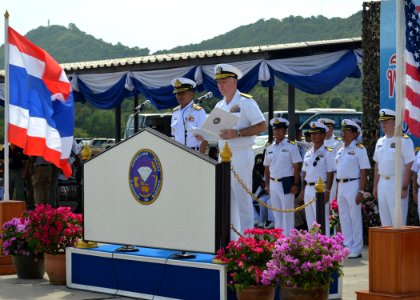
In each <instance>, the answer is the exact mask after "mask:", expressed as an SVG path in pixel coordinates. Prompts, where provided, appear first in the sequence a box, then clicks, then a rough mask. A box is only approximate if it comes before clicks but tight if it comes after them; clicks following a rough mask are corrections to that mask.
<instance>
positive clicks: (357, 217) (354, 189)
mask: <svg viewBox="0 0 420 300" xmlns="http://www.w3.org/2000/svg"><path fill="white" fill-rule="evenodd" d="M360 130H361V128H360V127H359V125H357V124H356V123H355V122H354V121H352V120H349V119H344V120H343V121H342V123H341V131H342V134H343V143H344V145H343V147H341V148H340V149H339V150H338V152H337V156H336V161H337V179H336V181H337V182H338V187H337V202H338V212H339V214H340V223H341V230H342V232H343V236H344V245H345V246H346V247H348V248H349V249H350V255H349V258H358V257H361V256H362V248H363V223H362V209H361V202H362V200H363V197H364V194H365V188H366V178H367V170H368V169H370V163H369V158H368V155H367V151H366V148H365V147H364V146H363V145H362V144H357V143H356V138H357V136H358V134H359V132H360Z"/></svg>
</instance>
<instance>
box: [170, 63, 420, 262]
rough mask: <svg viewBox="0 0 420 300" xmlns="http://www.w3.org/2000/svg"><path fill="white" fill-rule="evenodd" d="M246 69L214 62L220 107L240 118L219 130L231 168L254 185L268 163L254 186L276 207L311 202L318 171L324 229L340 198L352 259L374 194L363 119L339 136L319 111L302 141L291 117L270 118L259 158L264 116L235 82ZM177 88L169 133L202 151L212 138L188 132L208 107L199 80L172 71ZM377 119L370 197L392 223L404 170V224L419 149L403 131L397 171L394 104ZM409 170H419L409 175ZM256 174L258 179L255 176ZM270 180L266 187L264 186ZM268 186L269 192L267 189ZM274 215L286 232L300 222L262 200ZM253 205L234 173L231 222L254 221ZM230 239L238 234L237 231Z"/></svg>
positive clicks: (311, 211) (309, 218)
mask: <svg viewBox="0 0 420 300" xmlns="http://www.w3.org/2000/svg"><path fill="white" fill-rule="evenodd" d="M241 76H242V73H241V71H240V70H239V69H238V68H236V67H234V66H231V65H228V64H219V65H217V66H216V67H215V69H214V79H215V81H216V83H217V86H218V88H219V91H220V92H221V94H222V96H223V99H222V100H220V101H219V102H218V103H217V104H216V107H219V108H221V109H223V110H225V111H227V112H230V113H232V114H235V115H237V116H238V117H239V121H238V122H237V124H236V125H235V126H234V127H233V128H232V129H227V130H222V131H221V132H220V138H221V139H220V140H219V141H218V146H219V149H222V148H223V146H224V145H225V143H227V144H228V145H229V147H230V149H231V150H232V162H231V165H232V167H233V170H234V172H235V173H236V174H237V175H238V176H239V178H240V179H241V180H242V181H243V182H244V183H245V185H246V186H247V187H248V188H249V189H251V187H252V183H253V182H252V174H253V169H254V173H255V169H257V170H260V172H261V171H262V170H263V172H264V174H263V176H262V177H263V178H264V181H263V183H264V184H263V186H260V184H259V183H257V184H256V185H255V182H254V191H256V193H255V194H256V195H258V196H260V198H261V199H260V200H262V201H263V202H265V203H269V204H270V205H271V206H272V207H276V208H279V209H282V210H293V209H294V207H295V198H296V197H297V198H298V199H302V200H303V201H304V202H305V203H308V202H309V201H311V200H312V199H313V198H314V197H315V183H316V182H317V181H318V179H319V178H321V179H322V181H323V182H324V183H325V186H326V189H325V197H324V199H325V202H326V203H325V212H326V218H325V219H326V222H327V224H326V228H329V211H330V209H329V203H330V202H331V200H332V199H337V202H338V207H339V216H340V223H341V230H342V233H343V236H344V244H345V246H346V247H348V248H349V249H350V255H349V258H358V257H361V251H362V247H363V223H362V211H361V203H362V201H363V200H364V199H365V198H367V197H369V196H370V192H369V191H367V190H366V184H367V174H368V171H369V169H371V165H370V162H369V158H368V154H367V151H366V148H365V147H364V145H363V144H362V143H361V140H362V130H361V123H360V120H355V119H352V120H350V119H344V120H343V121H342V123H341V124H340V125H341V128H340V129H341V137H337V136H335V135H334V130H333V129H334V125H335V122H334V120H331V119H327V118H322V119H319V120H317V121H314V122H311V123H310V130H309V131H308V132H305V137H306V138H307V139H306V142H305V141H304V140H302V141H301V140H298V141H291V140H288V139H287V138H286V134H287V129H288V126H289V121H288V120H286V119H284V118H281V117H275V118H273V119H272V120H270V122H269V123H270V126H272V128H273V135H274V142H273V143H272V144H271V145H269V146H268V147H267V148H266V150H265V154H264V155H263V157H259V158H258V159H257V158H256V159H255V161H254V153H253V151H252V145H253V144H254V143H255V136H256V135H257V134H259V133H261V132H262V131H264V130H265V129H266V122H265V119H264V117H263V114H262V113H261V111H260V109H259V107H258V105H257V103H256V102H255V101H254V100H253V99H252V97H251V96H250V95H247V94H243V93H241V92H240V91H238V90H237V81H238V79H240V78H241ZM172 85H173V86H174V93H175V94H176V97H177V99H178V102H179V104H180V106H179V107H177V108H175V110H174V114H173V117H172V124H171V128H172V135H173V136H174V138H175V140H176V141H178V142H180V143H182V144H184V145H186V146H188V147H190V148H193V149H196V150H198V151H200V152H202V153H204V152H205V148H206V146H207V141H205V140H204V139H203V137H201V136H198V135H193V134H192V133H190V129H192V128H200V127H201V125H202V124H203V123H204V121H205V112H204V109H202V108H201V107H200V106H198V105H196V104H194V92H195V87H196V83H195V82H194V81H193V80H191V79H187V78H175V79H174V80H173V81H172ZM379 115H380V117H379V121H380V124H381V127H382V130H383V132H384V136H383V137H381V138H380V139H379V140H378V141H377V143H376V148H375V152H374V156H373V160H374V163H375V165H374V187H373V193H372V194H373V197H374V198H375V199H376V200H377V201H378V207H379V214H380V219H381V223H382V226H392V225H393V224H395V220H394V213H393V211H394V189H395V175H396V174H398V172H400V173H401V175H402V185H401V198H402V201H401V203H402V222H403V225H405V222H406V219H407V211H408V190H409V185H410V181H411V178H413V179H412V180H413V190H414V197H413V198H414V201H415V202H416V203H418V188H419V184H420V176H418V173H419V172H420V154H418V155H417V157H416V156H415V153H414V145H413V142H412V140H411V139H410V138H409V137H408V136H407V135H403V136H402V152H401V158H402V164H401V170H400V171H398V172H396V171H395V166H394V162H395V150H396V149H395V142H396V141H395V137H394V127H395V111H393V110H390V109H381V110H380V113H379ZM412 173H413V174H414V176H411V175H412ZM254 181H255V178H254ZM264 185H265V186H264ZM262 190H265V192H262ZM261 214H264V217H263V218H262V219H261V218H260V219H259V220H258V221H257V223H258V222H259V221H263V223H264V218H267V217H266V216H267V215H268V216H270V215H271V216H272V218H273V221H274V227H276V228H282V229H283V230H284V234H286V235H288V234H289V233H290V230H291V229H292V228H294V227H295V224H294V218H295V217H294V214H293V213H282V212H277V211H272V212H269V213H267V207H265V206H264V205H263V206H261V205H260V217H261ZM305 216H306V222H307V226H308V228H310V227H312V225H313V223H314V222H315V220H316V211H315V203H312V204H311V205H309V206H308V207H306V208H305ZM254 222H255V221H254V207H253V201H252V195H250V194H249V193H248V192H247V191H246V190H245V189H244V188H243V187H242V186H241V185H240V183H239V182H238V180H237V179H236V178H235V176H234V173H233V174H232V176H231V223H232V225H233V226H234V227H235V229H236V230H237V231H238V232H241V233H243V232H244V230H245V229H247V228H251V227H253V226H254V225H255V223H254ZM231 238H232V239H237V238H238V236H237V235H236V233H235V232H234V231H232V232H231Z"/></svg>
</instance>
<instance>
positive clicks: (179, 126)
mask: <svg viewBox="0 0 420 300" xmlns="http://www.w3.org/2000/svg"><path fill="white" fill-rule="evenodd" d="M205 120H206V112H205V111H204V109H203V108H202V107H200V106H198V105H195V104H194V102H193V101H191V102H190V103H189V104H188V105H187V106H185V107H184V108H183V109H181V107H180V106H178V107H177V108H175V111H174V112H173V114H172V119H171V134H172V136H173V137H175V141H177V142H179V143H181V144H183V145H186V146H187V147H199V146H200V142H199V141H198V140H197V139H196V138H195V136H194V134H192V133H191V132H190V131H189V129H193V128H200V127H201V125H203V123H204V121H205ZM185 130H187V143H186V144H185Z"/></svg>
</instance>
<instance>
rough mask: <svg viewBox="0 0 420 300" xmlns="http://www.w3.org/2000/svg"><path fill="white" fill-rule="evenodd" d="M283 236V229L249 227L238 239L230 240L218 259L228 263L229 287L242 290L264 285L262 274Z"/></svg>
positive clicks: (219, 252)
mask: <svg viewBox="0 0 420 300" xmlns="http://www.w3.org/2000/svg"><path fill="white" fill-rule="evenodd" d="M281 237H283V235H282V229H247V230H245V233H244V235H240V236H239V239H238V240H237V241H230V242H229V244H228V245H227V246H226V248H222V249H220V250H219V251H218V252H217V255H216V259H219V260H221V261H222V262H224V263H226V264H227V271H228V272H230V276H231V279H230V280H229V282H228V285H229V287H230V288H232V289H235V288H236V289H237V290H241V289H243V288H247V287H250V286H260V285H262V283H261V279H262V274H263V271H264V270H265V269H266V268H267V267H266V264H267V262H268V261H269V260H270V259H271V254H272V251H273V249H274V243H275V241H276V240H277V239H279V238H281Z"/></svg>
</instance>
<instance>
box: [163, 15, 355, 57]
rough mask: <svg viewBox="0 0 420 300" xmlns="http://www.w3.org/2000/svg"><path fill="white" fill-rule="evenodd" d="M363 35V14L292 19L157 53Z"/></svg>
mask: <svg viewBox="0 0 420 300" xmlns="http://www.w3.org/2000/svg"><path fill="white" fill-rule="evenodd" d="M361 35H362V12H361V11H360V12H358V13H356V14H354V15H352V16H350V17H349V18H347V19H342V18H331V19H328V18H326V17H323V16H317V17H311V18H303V17H299V16H298V17H294V16H290V17H287V18H285V19H282V20H278V19H270V20H259V21H257V22H255V23H254V24H249V25H244V26H240V27H238V28H236V29H234V30H232V31H229V32H227V33H225V34H222V35H219V36H217V37H214V38H212V39H210V40H206V41H203V42H201V43H199V44H190V45H186V46H179V47H176V48H173V49H169V50H164V51H157V52H156V53H174V52H189V51H199V50H214V49H224V48H236V47H248V46H258V45H274V44H286V43H295V42H307V41H319V40H330V39H342V38H351V37H360V36H361Z"/></svg>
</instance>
